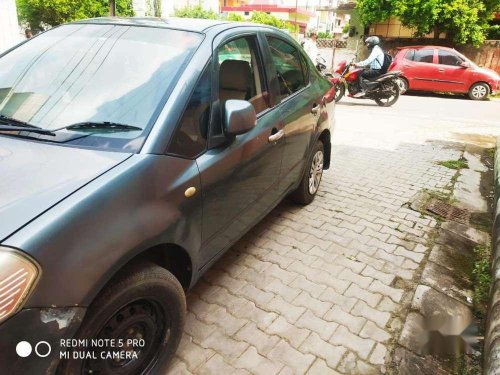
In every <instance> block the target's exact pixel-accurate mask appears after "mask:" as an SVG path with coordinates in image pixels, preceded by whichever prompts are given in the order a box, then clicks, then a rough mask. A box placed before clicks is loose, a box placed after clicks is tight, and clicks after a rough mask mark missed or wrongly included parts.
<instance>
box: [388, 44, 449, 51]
mask: <svg viewBox="0 0 500 375" xmlns="http://www.w3.org/2000/svg"><path fill="white" fill-rule="evenodd" d="M410 48H411V49H423V48H438V49H447V50H450V51H455V49H454V48H450V47H445V46H433V45H428V46H425V45H417V46H402V47H396V49H410Z"/></svg>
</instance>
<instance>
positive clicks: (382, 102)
mask: <svg viewBox="0 0 500 375" xmlns="http://www.w3.org/2000/svg"><path fill="white" fill-rule="evenodd" d="M391 84H392V91H393V93H394V94H393V95H392V96H390V97H389V98H379V97H376V98H375V102H377V104H378V105H379V106H381V107H390V106H391V105H393V104H394V103H396V102H397V101H398V99H399V85H398V83H397V82H396V81H395V80H394V81H391Z"/></svg>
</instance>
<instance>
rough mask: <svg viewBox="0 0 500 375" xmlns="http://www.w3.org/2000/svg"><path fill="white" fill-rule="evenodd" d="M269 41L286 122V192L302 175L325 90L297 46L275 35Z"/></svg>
mask: <svg viewBox="0 0 500 375" xmlns="http://www.w3.org/2000/svg"><path fill="white" fill-rule="evenodd" d="M266 41H267V43H268V46H269V49H268V50H269V52H270V56H271V61H272V67H271V69H272V75H273V76H274V77H276V78H277V85H276V86H277V87H275V89H276V90H277V91H278V92H277V93H276V94H277V98H276V104H277V107H278V108H279V110H280V113H281V118H282V120H283V123H284V134H285V152H284V157H283V164H282V168H281V181H280V190H282V191H286V190H288V189H289V188H290V187H291V186H292V185H294V184H295V183H297V182H298V181H299V180H300V179H301V177H302V173H303V168H304V165H305V163H306V162H307V160H308V157H309V147H310V145H311V140H312V135H313V132H314V130H315V128H316V125H317V123H318V118H319V114H320V110H321V103H322V95H323V93H322V92H320V90H319V85H311V82H310V81H311V79H312V78H313V77H312V74H311V72H310V71H309V69H310V67H309V64H308V63H307V60H306V58H305V57H304V55H303V54H302V53H301V52H300V50H299V49H298V48H297V47H296V46H295V45H293V44H292V43H291V42H290V41H287V40H285V39H284V38H280V37H279V36H277V35H274V34H273V35H266Z"/></svg>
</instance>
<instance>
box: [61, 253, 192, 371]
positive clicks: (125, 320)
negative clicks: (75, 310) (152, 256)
mask: <svg viewBox="0 0 500 375" xmlns="http://www.w3.org/2000/svg"><path fill="white" fill-rule="evenodd" d="M185 314H186V300H185V296H184V291H183V289H182V287H181V285H180V283H179V281H177V279H176V278H175V277H174V276H173V275H172V274H171V273H170V272H168V271H167V270H165V269H164V268H162V267H159V266H157V265H156V264H154V263H149V262H144V263H141V264H137V265H135V266H133V267H131V268H128V269H127V270H126V272H122V273H121V274H120V276H119V277H118V278H117V279H116V280H115V281H114V282H112V283H111V284H110V285H109V286H108V287H106V289H105V290H104V291H103V292H102V293H101V294H100V295H99V296H98V297H97V298H96V300H95V301H94V302H93V303H92V304H91V306H90V307H89V310H88V311H87V314H86V316H85V320H84V321H83V323H82V326H81V327H80V329H79V331H78V333H77V335H76V337H75V338H77V339H83V340H86V341H87V346H86V347H79V348H77V349H76V350H74V351H76V352H78V353H79V354H80V356H79V357H78V358H76V359H73V358H74V354H73V352H71V353H70V358H72V359H70V360H64V361H63V362H62V363H61V365H60V367H59V371H58V373H59V374H74V375H84V374H85V375H87V374H100V375H115V374H116V375H136V374H149V373H157V372H160V371H166V370H165V368H166V366H167V365H168V363H169V362H170V360H171V359H172V358H173V356H174V354H175V351H176V350H177V347H178V345H179V342H180V339H181V337H182V332H183V327H184V321H185ZM106 339H114V345H111V344H107V345H104V346H101V345H96V344H94V345H92V343H97V342H101V343H102V342H105V341H103V340H106ZM120 340H121V341H120ZM120 343H121V344H120ZM82 353H85V355H82ZM86 353H90V354H91V355H89V354H86Z"/></svg>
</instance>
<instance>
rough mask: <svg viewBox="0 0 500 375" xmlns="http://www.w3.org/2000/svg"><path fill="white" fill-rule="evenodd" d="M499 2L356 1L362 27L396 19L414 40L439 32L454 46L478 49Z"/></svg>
mask: <svg viewBox="0 0 500 375" xmlns="http://www.w3.org/2000/svg"><path fill="white" fill-rule="evenodd" d="M499 4H500V3H499V1H498V0H359V1H358V3H357V7H358V9H359V12H360V17H361V21H362V22H363V23H364V24H365V25H370V24H372V23H376V22H381V21H385V20H387V19H388V18H389V17H391V16H396V17H398V18H399V19H400V20H401V23H402V24H403V25H404V26H407V27H410V28H413V29H414V30H415V36H423V35H426V34H428V33H434V37H435V38H438V37H439V34H440V33H442V32H445V33H447V35H448V36H449V37H450V38H451V39H452V40H453V41H455V42H457V43H461V44H464V43H472V44H473V45H475V46H478V45H480V44H481V43H482V42H483V41H484V40H485V37H486V34H487V31H488V27H489V25H488V21H489V20H490V19H491V17H492V15H493V12H494V11H495V10H498V8H499V7H500V5H499Z"/></svg>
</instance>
